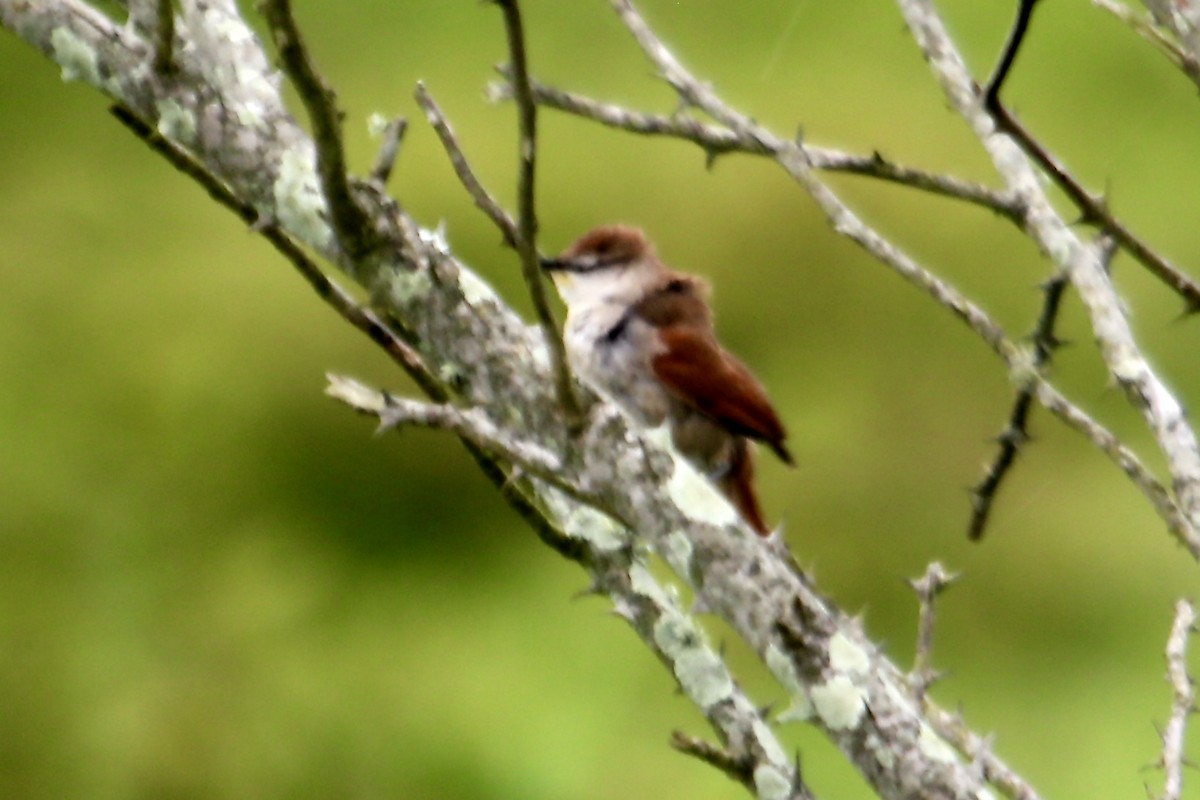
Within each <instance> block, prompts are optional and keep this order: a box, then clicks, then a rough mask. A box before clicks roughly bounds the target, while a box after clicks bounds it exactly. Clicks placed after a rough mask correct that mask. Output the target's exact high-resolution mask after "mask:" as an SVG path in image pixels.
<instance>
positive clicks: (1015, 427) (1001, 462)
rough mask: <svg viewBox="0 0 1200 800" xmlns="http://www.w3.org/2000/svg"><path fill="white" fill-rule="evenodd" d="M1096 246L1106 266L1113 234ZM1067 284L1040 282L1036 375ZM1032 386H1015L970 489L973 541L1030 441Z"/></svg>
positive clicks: (1055, 341) (1055, 342)
mask: <svg viewBox="0 0 1200 800" xmlns="http://www.w3.org/2000/svg"><path fill="white" fill-rule="evenodd" d="M1096 246H1097V247H1098V248H1099V249H1100V251H1101V254H1102V258H1103V260H1104V263H1105V264H1106V265H1107V264H1108V263H1109V260H1110V259H1111V258H1112V256H1113V254H1114V253H1115V247H1114V242H1113V240H1112V237H1110V236H1107V235H1101V237H1100V238H1099V241H1098V242H1097V244H1096ZM1069 283H1070V281H1069V280H1068V278H1067V276H1066V275H1065V274H1064V273H1063V272H1061V271H1060V272H1058V273H1056V274H1055V275H1054V276H1053V277H1051V278H1050V279H1049V280H1047V281H1046V282H1045V283H1044V284H1043V285H1042V296H1043V300H1042V311H1041V313H1040V314H1039V315H1038V321H1037V326H1036V327H1035V328H1034V331H1033V335H1032V339H1033V362H1032V364H1031V365H1030V366H1031V369H1032V371H1033V372H1034V373H1035V374H1038V375H1041V374H1043V373H1044V372H1045V368H1046V365H1047V364H1048V363H1049V361H1050V357H1051V356H1052V355H1053V353H1054V351H1055V350H1056V349H1058V348H1059V347H1060V346H1061V345H1062V342H1061V341H1060V340H1059V338H1058V337H1057V336H1056V335H1055V332H1054V328H1055V325H1056V323H1057V322H1058V311H1059V308H1060V307H1061V305H1062V298H1063V293H1064V292H1065V291H1066V289H1067V285H1068V284H1069ZM1033 399H1034V386H1033V385H1032V383H1024V384H1022V385H1021V386H1020V387H1019V388H1018V389H1017V396H1016V399H1015V400H1014V401H1013V407H1012V411H1011V412H1010V413H1009V416H1008V424H1007V425H1006V426H1005V428H1004V430H1003V431H1001V432H1000V435H999V436H998V437H996V438H997V441H998V442H999V444H1000V449H999V451H998V452H997V453H996V457H995V458H994V459H993V460H992V462H991V463H990V464H988V465H987V467H986V468H985V470H984V475H983V478H982V479H981V480H980V481H979V483H977V484H976V485H975V487H974V488H973V489H971V509H972V513H971V523H970V525H969V526H968V528H967V535H968V536H969V537H970V538H971V539H972V540H978V539H980V538H982V536H983V532H984V529H985V528H986V527H987V522H988V518H989V515H990V514H991V510H992V503H993V502H994V501H995V499H996V492H997V491H999V489H1000V484H1001V483H1002V482H1003V481H1004V477H1005V476H1006V475H1007V474H1008V472H1009V470H1010V469H1012V467H1013V465H1014V464H1015V463H1016V460H1017V454H1018V453H1019V452H1020V450H1021V448H1023V447H1024V446H1025V444H1026V443H1027V442H1028V441H1029V412H1030V411H1031V410H1032V408H1033Z"/></svg>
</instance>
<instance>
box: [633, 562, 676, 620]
mask: <svg viewBox="0 0 1200 800" xmlns="http://www.w3.org/2000/svg"><path fill="white" fill-rule="evenodd" d="M629 585H630V588H631V589H633V591H635V592H636V593H638V594H640V595H641V596H642V597H648V598H650V600H651V601H652V602H653V603H654V604H655V605H656V606H658V607H659V608H662V609H670V608H674V606H675V603H674V600H673V599H672V597H671V595H669V594H668V593H667V591H666V589H664V588H663V585H662V584H661V583H659V582H658V579H657V578H655V577H654V575H653V574H652V573H651V572H650V570H649V569H647V568H646V565H645V564H642V563H640V562H639V563H636V564H634V565H633V566H631V567H630V568H629Z"/></svg>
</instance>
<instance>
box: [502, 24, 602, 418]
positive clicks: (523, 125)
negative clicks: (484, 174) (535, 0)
mask: <svg viewBox="0 0 1200 800" xmlns="http://www.w3.org/2000/svg"><path fill="white" fill-rule="evenodd" d="M495 2H496V5H498V6H500V9H501V11H503V12H504V29H505V31H506V32H507V35H508V51H509V57H510V59H511V64H510V65H509V68H510V69H511V70H512V78H513V80H512V84H513V96H514V98H515V99H516V104H517V129H518V138H519V143H518V147H517V149H518V153H519V157H518V158H519V165H520V169H519V178H518V181H517V253H518V254H519V255H520V257H521V268H522V272H523V274H524V276H525V283H526V285H527V286H528V287H529V296H530V299H531V300H532V301H533V309H534V313H535V314H536V315H537V320H538V325H539V326H540V327H541V329H542V336H543V338H545V340H546V347H547V348H548V349H549V351H550V356H551V358H550V361H551V364H552V367H553V370H554V384H555V388H556V390H557V392H558V399H559V403H560V404H561V405H562V408H563V413H564V415H565V416H566V419H567V426H568V427H569V428H571V429H572V430H576V429H578V427H579V426H580V425H581V424H582V419H583V416H582V412H581V411H580V407H579V400H578V399H577V398H576V397H575V392H574V390H573V389H572V388H571V373H570V371H569V370H568V368H567V353H566V348H565V347H564V345H563V341H562V337H561V336H559V334H558V326H557V325H556V324H555V322H554V315H553V314H552V313H551V311H550V301H549V298H548V296H547V292H546V284H545V279H544V278H543V276H542V269H541V264H540V260H539V257H538V249H537V230H538V223H537V208H536V205H535V203H534V183H535V178H536V174H537V105H536V104H535V103H534V102H533V91H532V89H531V88H530V84H529V59H528V55H527V51H526V48H525V27H524V25H523V24H522V22H521V8H520V5H519V4H518V2H517V0H495Z"/></svg>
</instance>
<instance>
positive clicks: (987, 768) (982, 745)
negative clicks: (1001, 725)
mask: <svg viewBox="0 0 1200 800" xmlns="http://www.w3.org/2000/svg"><path fill="white" fill-rule="evenodd" d="M925 713H926V714H928V716H929V723H930V725H931V726H932V727H933V729H934V730H935V731H937V734H938V736H941V737H942V738H943V739H945V740H946V741H948V742H950V744H952V745H953V746H954V749H956V750H958V751H959V752H960V753H962V754H963V755H965V756H966V757H967V758H969V759H971V762H972V763H973V764H975V765H977V767H978V768H979V769H980V770H981V771H982V772H983V778H984V780H986V781H987V782H988V783H989V784H991V785H992V786H995V787H996V788H997V789H999V790H1000V792H1001V793H1002V794H1003V795H1004V796H1005V797H1009V798H1012V800H1040V795H1039V794H1038V793H1037V790H1036V789H1034V788H1033V787H1032V786H1031V785H1030V784H1029V783H1028V781H1026V780H1025V779H1024V778H1022V777H1021V776H1020V775H1018V774H1017V772H1016V771H1015V770H1014V769H1013V768H1012V767H1010V766H1008V765H1007V764H1005V763H1004V762H1003V761H1002V760H1001V759H1000V758H999V756H997V755H996V754H995V753H994V752H993V751H992V739H991V737H990V736H979V735H977V734H975V733H973V732H972V731H971V729H970V728H968V727H967V725H966V723H965V722H963V719H962V717H961V716H960V715H958V714H951V713H949V712H947V711H944V710H942V709H940V708H937V707H936V706H933V705H932V704H930V703H926V704H925Z"/></svg>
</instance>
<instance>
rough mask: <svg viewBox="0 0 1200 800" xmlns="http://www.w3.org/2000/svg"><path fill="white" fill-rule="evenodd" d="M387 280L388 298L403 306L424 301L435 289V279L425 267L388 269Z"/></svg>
mask: <svg viewBox="0 0 1200 800" xmlns="http://www.w3.org/2000/svg"><path fill="white" fill-rule="evenodd" d="M385 280H386V285H387V293H388V298H389V299H390V300H391V301H393V302H395V303H396V304H398V305H399V306H401V307H404V306H407V305H412V304H414V303H420V302H423V301H424V300H425V298H426V297H428V296H429V293H430V292H432V291H433V280H432V279H431V278H430V277H429V273H427V272H426V271H425V270H423V269H409V268H407V267H400V268H398V269H393V270H388V272H387V278H386V279H385Z"/></svg>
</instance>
